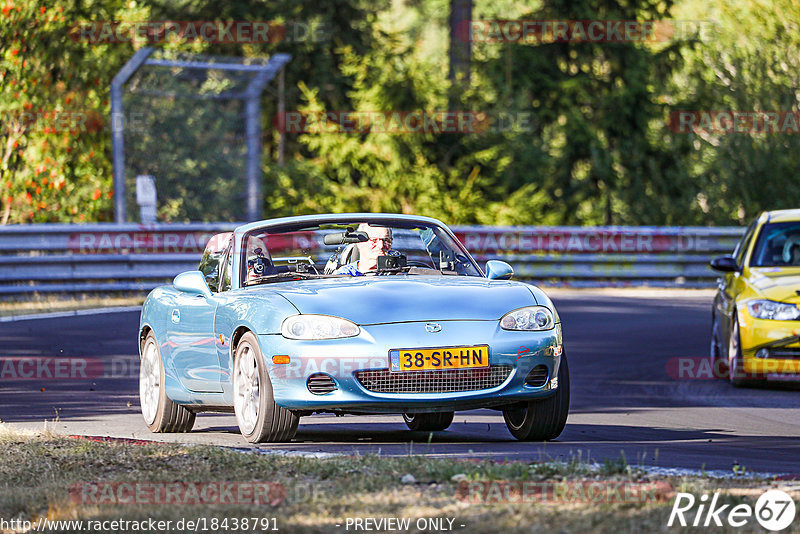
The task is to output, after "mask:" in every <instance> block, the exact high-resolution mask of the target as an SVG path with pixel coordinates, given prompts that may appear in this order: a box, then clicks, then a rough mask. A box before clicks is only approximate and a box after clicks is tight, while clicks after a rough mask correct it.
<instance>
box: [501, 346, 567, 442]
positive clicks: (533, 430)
mask: <svg viewBox="0 0 800 534" xmlns="http://www.w3.org/2000/svg"><path fill="white" fill-rule="evenodd" d="M568 414H569V367H568V365H567V355H566V353H564V354H562V355H561V365H559V367H558V389H556V393H555V394H554V395H553V396H551V397H548V398H546V399H542V400H535V401H531V402H529V403H527V404H526V405H525V406H524V407H522V408H517V409H513V410H503V419H505V421H506V426H507V427H508V431H509V432H511V435H513V436H514V437H515V438H517V439H518V440H520V441H549V440H551V439H556V438H557V437H558V436H560V435H561V432H563V430H564V427H565V426H566V424H567V415H568Z"/></svg>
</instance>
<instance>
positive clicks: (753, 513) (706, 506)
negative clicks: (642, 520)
mask: <svg viewBox="0 0 800 534" xmlns="http://www.w3.org/2000/svg"><path fill="white" fill-rule="evenodd" d="M719 498H720V494H719V493H718V492H717V493H714V495H713V496H712V497H711V498H710V499H709V496H708V494H706V493H704V494H703V495H701V496H700V498H699V499H696V498H695V496H694V495H692V494H691V493H678V494H677V495H676V496H675V503H674V504H673V505H672V512H671V513H670V514H669V520H668V521H667V526H668V527H671V526H673V525H680V526H682V527H688V526H691V527H700V526H702V527H713V526H717V527H722V526H724V525H725V523H727V524H728V525H729V526H731V527H743V526H745V525H747V524H748V523H750V522H751V521H752V519H753V517H755V520H756V521H758V524H759V525H761V526H762V527H763V528H765V529H767V530H769V531H772V532H780V531H781V530H784V529H786V528H787V527H788V526H790V525H791V524H792V521H794V516H795V512H796V510H795V504H794V500H793V499H792V497H791V496H790V495H789V494H788V493H786V492H785V491H781V490H769V491H767V492H765V493H764V494H762V495H761V496H760V497H759V498H758V500H757V501H756V505H755V507H751V506H750V505H749V504H737V505H735V506H731V504H719Z"/></svg>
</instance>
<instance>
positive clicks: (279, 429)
mask: <svg viewBox="0 0 800 534" xmlns="http://www.w3.org/2000/svg"><path fill="white" fill-rule="evenodd" d="M247 351H253V354H252V355H253V356H254V357H255V362H254V365H255V368H254V369H253V371H254V372H256V373H257V378H258V383H257V386H256V387H257V392H256V394H257V395H258V399H257V401H255V402H254V405H255V407H256V414H255V422H254V424H253V425H252V428H250V426H251V425H248V424H247V422H246V418H245V417H244V415H243V413H242V410H241V408H240V404H239V403H237V398H238V397H239V391H240V388H241V387H242V383H241V381H242V380H243V379H242V378H241V377H242V375H241V374H240V369H239V367H238V365H239V360H240V358H244V357H247V358H248V361H250V357H249V355H247ZM233 377H234V413H235V414H236V421H237V423H239V430H240V431H241V433H242V436H244V439H246V440H247V441H249V442H250V443H263V442H281V441H290V440H291V439H292V438H293V437H294V436H295V434H296V433H297V425H298V423H299V422H300V418H299V417H298V416H297V415H296V414H295V413H294V412H292V411H290V410H287V409H286V408H283V407H281V406H278V405H277V404H276V403H275V399H274V397H273V394H272V382H271V381H270V379H269V373H267V366H266V365H265V363H264V358H263V356H262V354H261V349H260V348H259V345H258V340H257V339H256V336H255V335H253V334H252V333H251V332H247V333H246V334H244V335H243V336H242V338H241V339H240V340H239V343H238V345H236V355H235V357H234V360H233ZM251 390H252V388H251Z"/></svg>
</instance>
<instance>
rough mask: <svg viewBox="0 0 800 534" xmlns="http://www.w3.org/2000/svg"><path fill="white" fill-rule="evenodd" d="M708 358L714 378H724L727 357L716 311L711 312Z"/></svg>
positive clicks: (726, 370) (726, 369)
mask: <svg viewBox="0 0 800 534" xmlns="http://www.w3.org/2000/svg"><path fill="white" fill-rule="evenodd" d="M709 359H710V360H711V372H712V373H713V374H714V378H720V379H722V378H726V377H727V376H728V358H727V353H726V352H723V345H722V335H721V334H720V331H719V318H718V317H717V314H716V312H712V314H711V346H710V347H709Z"/></svg>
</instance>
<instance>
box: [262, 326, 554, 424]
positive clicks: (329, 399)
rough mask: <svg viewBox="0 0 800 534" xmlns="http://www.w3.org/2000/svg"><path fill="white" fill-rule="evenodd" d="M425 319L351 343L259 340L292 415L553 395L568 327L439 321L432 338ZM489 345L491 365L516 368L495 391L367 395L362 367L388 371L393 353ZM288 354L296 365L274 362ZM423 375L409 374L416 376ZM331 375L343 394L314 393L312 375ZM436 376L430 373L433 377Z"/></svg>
mask: <svg viewBox="0 0 800 534" xmlns="http://www.w3.org/2000/svg"><path fill="white" fill-rule="evenodd" d="M425 324H426V323H425V322H408V323H393V324H382V325H371V326H362V327H361V333H360V334H359V335H358V336H356V337H352V338H346V339H334V340H318V341H300V340H290V339H286V338H284V337H282V336H280V335H261V336H258V337H259V342H260V344H261V351H262V353H263V354H264V359H265V360H266V364H267V369H268V372H269V375H270V380H271V381H272V389H273V394H274V398H275V402H276V403H277V404H279V405H280V406H283V407H285V408H288V409H291V410H311V411H314V410H318V411H343V412H344V411H346V412H363V413H401V412H408V411H413V412H425V411H429V412H433V411H452V410H465V409H472V408H482V407H494V406H501V405H507V404H513V403H514V402H519V401H527V400H531V399H535V398H541V397H547V396H550V395H552V394H553V393H554V389H553V388H554V387H556V382H557V381H555V380H553V378H554V377H556V376H557V373H558V366H559V363H560V356H559V355H558V354H560V352H561V346H562V339H561V325H560V324H557V325H556V327H555V328H553V329H551V330H547V331H543V332H510V331H505V330H502V329H501V328H500V327H499V325H498V322H497V321H440V322H439V324H441V325H442V331H441V332H438V333H427V332H426V330H425ZM465 345H488V346H489V363H490V365H492V366H501V365H504V366H510V368H511V370H510V373H509V374H508V376H507V378H505V380H503V381H502V383H500V384H499V385H497V386H495V387H490V388H487V389H478V390H471V391H452V392H433V393H383V392H376V391H370V390H368V389H367V388H366V387H365V386H364V384H362V383H361V382H360V381H359V380H358V379H357V378H356V373H357V372H358V371H363V370H369V369H373V370H378V369H388V368H389V351H390V350H391V349H405V348H416V347H419V348H422V347H453V346H465ZM274 355H288V356H289V357H290V359H291V361H290V363H289V364H274V363H273V362H272V356H274ZM538 365H543V366H545V367H546V368H547V378H546V380H545V381H544V383H543V384H542V385H540V386H538V387H532V386H529V385H526V384H525V380H526V378H527V376H528V373H530V371H531V370H532V369H533V368H534V367H535V366H538ZM415 372H419V371H411V372H409V373H403V375H407V374H413V373H415ZM319 373H324V374H325V375H328V376H330V377H331V378H332V379H333V381H334V383H335V385H336V390H334V391H331V392H330V393H325V394H321V395H319V394H314V393H311V391H309V388H308V385H307V383H308V378H309V377H310V376H311V375H318V374H319ZM429 373H430V372H429Z"/></svg>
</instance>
